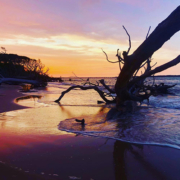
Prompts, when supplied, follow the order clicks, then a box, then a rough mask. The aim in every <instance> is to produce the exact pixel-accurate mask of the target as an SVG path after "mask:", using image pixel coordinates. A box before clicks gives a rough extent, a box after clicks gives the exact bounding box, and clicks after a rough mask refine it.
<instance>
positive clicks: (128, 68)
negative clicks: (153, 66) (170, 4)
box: [115, 6, 180, 101]
mask: <svg viewBox="0 0 180 180" xmlns="http://www.w3.org/2000/svg"><path fill="white" fill-rule="evenodd" d="M179 30H180V6H178V7H177V8H176V9H175V10H174V11H173V12H172V13H171V14H170V15H169V16H168V17H167V18H166V19H165V20H164V21H162V22H161V23H160V24H159V25H158V26H157V27H156V29H155V30H154V31H153V32H152V33H151V34H150V35H149V37H148V38H147V39H146V40H145V41H144V42H143V43H142V44H141V45H140V46H139V47H138V48H137V49H136V50H135V51H134V53H133V54H132V55H129V56H127V57H126V59H125V60H124V66H123V68H122V71H121V72H120V74H119V76H118V78H117V81H116V84H115V91H116V94H117V96H118V100H119V101H124V100H125V99H126V94H127V93H125V92H124V91H127V86H128V84H129V82H130V79H131V77H132V76H133V74H134V73H135V71H136V70H137V69H139V67H140V66H141V64H142V63H143V62H144V61H146V60H147V59H148V58H149V57H151V56H152V55H153V53H154V52H155V51H157V50H158V49H159V48H161V47H162V45H163V44H164V43H165V42H166V41H167V40H169V39H170V38H171V37H172V36H173V35H174V34H175V33H176V32H178V31H179ZM167 68H168V67H167V66H166V69H167ZM161 71H163V68H160V69H158V72H161ZM151 73H152V72H151ZM151 73H150V74H151ZM150 74H149V75H150Z"/></svg>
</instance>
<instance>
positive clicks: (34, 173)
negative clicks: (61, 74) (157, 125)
mask: <svg viewBox="0 0 180 180" xmlns="http://www.w3.org/2000/svg"><path fill="white" fill-rule="evenodd" d="M19 89H20V87H19V86H9V85H3V84H2V85H1V86H0V100H1V106H0V112H1V114H0V123H1V126H0V128H1V129H0V142H1V143H0V179H60V180H61V179H62V180H66V179H67V180H68V179H82V180H110V179H111V180H119V179H120V180H121V179H122V180H125V179H129V180H134V179H137V180H141V179H146V180H152V179H153V180H155V179H157V180H159V179H169V180H170V179H173V180H174V179H179V177H180V171H179V167H180V161H179V158H180V150H179V149H175V148H171V147H165V146H155V145H145V144H133V143H125V142H121V141H119V140H115V139H112V138H111V139H110V138H108V139H107V138H102V137H92V136H87V135H82V134H77V133H76V134H75V133H72V132H71V133H68V132H65V131H61V130H60V129H59V128H58V127H59V126H58V125H59V123H60V122H62V121H63V120H64V119H68V118H69V119H72V118H75V117H78V118H79V119H81V118H84V117H85V119H88V117H91V120H92V119H93V118H94V119H98V118H100V117H104V114H106V111H107V109H105V110H103V111H102V108H101V107H96V106H92V107H87V106H57V105H56V106H55V105H51V104H49V105H41V106H39V104H40V103H38V102H36V100H35V99H32V100H31V101H32V102H30V101H29V106H28V101H27V100H24V102H22V103H18V104H17V103H15V98H18V97H21V96H26V95H25V94H22V93H20V92H18V90H19ZM34 94H36V93H34ZM2 102H3V103H2ZM23 104H26V107H25V106H22V105H23ZM33 105H34V107H33ZM30 107H31V108H30ZM99 114H100V115H99ZM74 125H75V126H77V127H76V128H77V129H80V130H82V126H81V125H80V124H77V123H74ZM85 128H86V126H85Z"/></svg>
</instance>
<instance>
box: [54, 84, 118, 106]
mask: <svg viewBox="0 0 180 180" xmlns="http://www.w3.org/2000/svg"><path fill="white" fill-rule="evenodd" d="M77 88H79V89H82V90H88V89H94V90H95V91H96V92H98V94H99V95H100V97H101V98H102V99H103V100H104V101H105V102H106V103H113V102H115V100H112V101H111V100H108V99H107V98H106V97H105V95H104V92H103V91H101V90H100V89H99V88H98V87H97V86H88V87H85V86H79V85H77V86H71V87H69V88H68V89H67V90H65V91H63V92H62V93H61V96H60V97H59V98H58V99H57V100H56V101H55V102H59V101H60V100H61V99H62V98H63V96H64V95H65V94H66V93H68V92H69V91H71V90H73V89H77Z"/></svg>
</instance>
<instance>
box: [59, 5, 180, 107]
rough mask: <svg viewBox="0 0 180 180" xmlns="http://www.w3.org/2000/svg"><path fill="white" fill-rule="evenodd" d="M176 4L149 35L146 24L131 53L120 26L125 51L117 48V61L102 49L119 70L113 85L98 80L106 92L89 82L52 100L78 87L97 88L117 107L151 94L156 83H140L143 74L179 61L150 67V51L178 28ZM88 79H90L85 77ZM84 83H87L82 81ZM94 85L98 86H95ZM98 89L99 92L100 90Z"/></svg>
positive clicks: (179, 14) (177, 59)
mask: <svg viewBox="0 0 180 180" xmlns="http://www.w3.org/2000/svg"><path fill="white" fill-rule="evenodd" d="M179 17H180V6H178V7H177V8H176V9H175V10H174V11H173V12H172V13H171V14H170V15H169V16H168V17H167V18H166V19H165V20H164V21H162V22H161V23H160V24H159V25H158V26H157V27H156V28H155V30H154V31H153V32H152V33H151V34H150V35H149V32H150V28H149V30H148V33H147V35H146V39H145V40H144V42H143V43H142V44H141V45H140V46H139V47H138V48H137V49H136V50H135V51H134V52H133V53H132V54H131V55H129V53H130V50H131V38H130V35H129V33H128V31H127V30H126V28H125V27H124V26H123V28H124V30H125V32H126V34H127V35H128V38H129V48H128V50H127V51H123V52H122V54H121V53H120V52H119V49H118V50H117V54H116V56H117V61H111V60H109V59H108V55H107V54H106V53H105V52H104V51H103V52H104V54H105V56H106V59H107V61H108V62H110V63H119V68H120V73H119V75H118V77H117V80H116V83H115V88H114V89H111V88H109V87H108V86H107V85H106V84H105V82H104V81H102V80H101V81H99V83H101V85H103V86H104V88H105V89H106V91H108V92H109V93H107V92H104V91H102V90H100V88H99V87H98V86H99V85H89V86H82V87H80V86H72V87H70V88H69V89H68V90H66V91H64V92H63V93H62V95H61V96H60V98H59V99H57V100H56V102H59V101H60V100H61V98H62V97H63V95H64V94H65V93H67V92H69V91H70V90H72V89H77V88H80V89H82V90H87V89H93V88H94V90H95V91H97V92H98V93H99V94H100V96H101V98H102V99H103V100H104V101H106V102H107V103H109V102H114V101H116V105H117V107H119V106H122V105H124V102H125V101H127V100H128V101H131V102H132V101H139V102H142V101H143V100H144V99H148V98H149V96H151V95H152V94H153V91H154V90H156V87H155V86H154V85H153V86H146V85H145V84H144V80H145V78H147V77H149V76H152V75H154V74H156V73H158V72H161V71H164V70H166V69H168V68H170V67H172V66H175V65H176V64H178V63H179V62H180V56H178V57H176V58H175V59H173V60H171V61H169V62H168V63H166V64H164V65H161V66H159V67H156V68H155V69H152V68H153V67H154V65H151V61H152V59H151V57H152V55H153V54H154V53H155V52H156V51H157V50H158V49H159V48H161V47H162V46H163V44H164V43H165V42H166V41H168V40H169V39H170V38H171V37H172V36H173V35H174V34H175V33H176V32H178V31H179V30H180V18H179ZM142 68H144V73H142V75H141V76H139V77H138V76H137V73H138V72H139V70H140V69H142ZM88 83H90V82H89V81H88ZM85 84H87V83H85ZM97 88H98V89H99V90H97ZM163 88H165V89H168V88H169V87H168V86H162V87H161V89H163ZM100 91H101V93H100ZM114 92H115V93H116V98H115V99H114V96H111V95H112V93H114ZM107 97H112V100H106V99H107Z"/></svg>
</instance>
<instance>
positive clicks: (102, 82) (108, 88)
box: [99, 79, 115, 94]
mask: <svg viewBox="0 0 180 180" xmlns="http://www.w3.org/2000/svg"><path fill="white" fill-rule="evenodd" d="M99 82H100V83H101V84H102V85H103V86H104V87H105V88H106V89H107V90H108V91H109V92H110V93H113V94H114V93H115V91H114V90H112V89H111V88H110V87H109V86H108V85H106V84H105V82H104V79H101V80H99Z"/></svg>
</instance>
